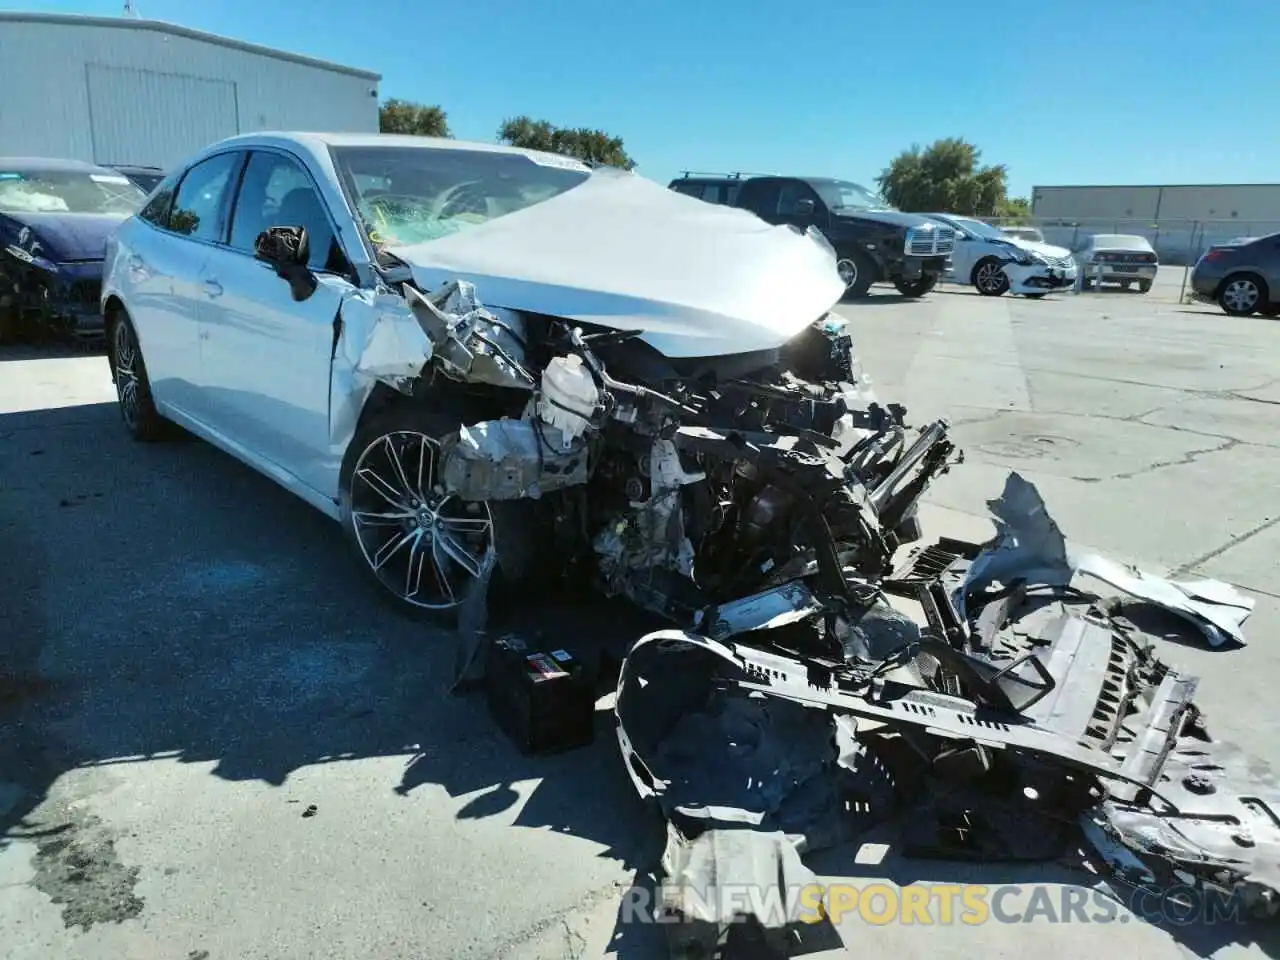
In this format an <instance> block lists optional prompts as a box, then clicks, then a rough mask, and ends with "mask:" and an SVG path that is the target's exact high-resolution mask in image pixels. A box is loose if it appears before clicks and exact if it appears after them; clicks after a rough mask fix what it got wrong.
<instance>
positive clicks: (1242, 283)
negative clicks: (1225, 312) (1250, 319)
mask: <svg viewBox="0 0 1280 960" xmlns="http://www.w3.org/2000/svg"><path fill="white" fill-rule="evenodd" d="M1259 296H1260V291H1259V290H1258V285H1257V284H1256V283H1254V282H1253V281H1252V280H1248V279H1244V278H1241V279H1239V280H1232V281H1231V282H1230V283H1229V284H1227V287H1226V289H1225V290H1223V291H1222V302H1223V303H1224V304H1225V305H1226V306H1227V308H1228V309H1229V310H1238V311H1240V312H1241V313H1247V312H1248V311H1251V310H1253V309H1254V308H1255V307H1256V306H1257V305H1258V299H1259Z"/></svg>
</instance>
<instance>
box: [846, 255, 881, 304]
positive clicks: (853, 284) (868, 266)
mask: <svg viewBox="0 0 1280 960" xmlns="http://www.w3.org/2000/svg"><path fill="white" fill-rule="evenodd" d="M836 269H837V270H839V271H840V275H841V277H842V278H843V279H844V281H845V290H844V297H843V298H842V299H844V300H859V299H861V298H862V297H865V296H866V295H867V291H869V290H870V289H871V284H873V283H875V279H876V276H877V275H878V274H879V272H880V271H879V268H878V267H877V266H876V264H875V261H874V260H872V259H871V258H870V257H868V256H867V255H866V254H865V253H863V252H862V251H861V250H855V251H853V253H852V254H850V255H849V256H847V257H841V258H840V259H839V261H838V262H837V263H836ZM850 277H852V281H851V280H850Z"/></svg>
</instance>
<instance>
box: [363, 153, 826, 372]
mask: <svg viewBox="0 0 1280 960" xmlns="http://www.w3.org/2000/svg"><path fill="white" fill-rule="evenodd" d="M388 252H389V253H391V254H392V255H393V256H395V257H398V258H399V259H401V260H403V261H404V262H405V263H407V264H408V265H409V267H410V269H411V270H412V272H413V278H414V282H415V283H416V284H417V285H418V286H419V287H421V288H422V289H423V290H426V291H431V290H435V289H437V288H439V287H440V285H441V284H443V283H444V282H445V281H447V280H453V279H462V280H467V281H470V282H471V283H473V284H475V287H476V290H477V292H478V293H479V295H480V296H481V297H482V298H483V299H484V302H485V303H486V304H487V305H490V306H493V307H503V308H506V309H510V310H522V311H527V312H533V313H544V314H549V315H552V316H557V317H563V318H565V319H568V320H576V321H578V322H581V323H590V324H598V325H601V326H606V327H610V328H614V329H619V330H642V331H644V334H643V336H642V339H643V340H645V341H646V342H647V343H648V344H649V345H650V346H652V347H654V348H655V349H657V350H658V351H659V352H661V353H663V354H665V355H666V356H669V357H713V356H724V355H727V354H735V353H746V352H749V351H753V350H764V349H771V348H774V347H777V346H780V345H782V344H783V343H785V342H786V341H787V340H789V339H790V338H791V337H793V336H794V335H795V334H797V333H799V332H800V331H801V330H802V329H804V328H805V327H806V326H807V325H808V324H810V323H813V322H814V321H815V320H818V319H819V318H820V317H822V316H823V314H825V313H826V312H827V311H828V310H830V309H831V308H832V307H833V306H834V305H835V304H836V303H837V302H838V301H839V299H840V297H841V295H842V294H843V292H844V284H843V283H842V282H841V280H840V278H839V274H838V273H837V272H836V267H835V254H834V252H833V251H832V250H831V248H830V247H829V246H828V245H827V244H826V243H825V241H822V240H817V239H814V238H813V237H812V236H809V235H806V234H803V233H800V232H798V231H797V230H795V229H793V228H790V227H779V226H771V225H770V224H768V223H765V221H763V220H761V219H760V218H759V217H757V216H756V215H755V214H753V213H749V212H747V211H745V210H739V209H735V208H731V207H723V206H717V205H715V204H711V203H707V202H705V201H703V200H697V199H694V198H692V197H686V196H683V195H681V194H679V193H676V192H675V191H674V190H668V189H667V188H665V187H662V186H660V185H658V184H656V183H654V182H653V181H651V180H646V179H645V178H643V177H640V176H637V175H635V174H630V173H623V172H620V171H613V170H597V171H594V172H593V173H592V175H591V177H590V178H589V179H587V180H586V181H585V182H583V183H582V184H581V185H579V186H577V187H574V188H573V189H571V190H569V191H567V192H565V193H563V194H560V195H559V196H557V197H554V198H552V199H551V200H547V201H545V202H543V203H539V204H536V205H534V206H532V207H528V208H526V209H524V210H520V211H518V212H516V213H512V214H508V215H507V216H504V217H499V218H497V219H495V220H490V221H489V222H487V223H484V224H481V225H479V226H475V227H471V228H470V229H467V230H465V231H463V232H461V233H456V234H453V235H451V236H447V237H444V238H442V239H439V240H433V241H430V242H428V243H421V244H415V245H412V246H404V247H391V248H389V249H388Z"/></svg>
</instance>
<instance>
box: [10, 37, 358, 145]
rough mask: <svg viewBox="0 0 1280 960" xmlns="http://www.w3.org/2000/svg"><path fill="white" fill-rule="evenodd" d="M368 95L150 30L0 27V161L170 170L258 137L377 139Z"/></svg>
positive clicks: (324, 73) (327, 78)
mask: <svg viewBox="0 0 1280 960" xmlns="http://www.w3.org/2000/svg"><path fill="white" fill-rule="evenodd" d="M376 87H377V81H375V80H371V79H369V78H366V77H358V76H354V75H351V74H344V73H339V72H336V71H332V70H325V69H323V68H320V67H315V66H310V65H307V64H302V63H297V62H291V61H287V60H279V59H276V58H274V57H267V56H262V55H259V54H255V53H252V52H249V51H245V50H237V49H234V48H229V47H224V46H221V45H218V44H213V43H208V42H205V41H201V40H197V39H194V38H191V37H184V36H178V35H170V34H165V33H159V32H156V31H154V30H142V29H129V28H127V27H102V26H93V25H80V24H66V23H40V22H33V23H26V22H12V21H0V90H3V91H4V94H3V96H0V156H3V155H8V156H14V155H27V156H50V157H66V158H69V159H76V160H89V161H93V162H97V163H137V164H154V165H156V166H161V167H167V166H170V165H173V164H176V163H178V162H180V161H181V160H183V159H184V158H185V157H187V156H188V155H190V154H191V153H193V152H195V151H197V150H200V149H202V148H203V147H205V146H207V145H208V144H209V143H211V142H213V141H214V140H218V139H220V138H222V137H224V136H232V135H234V134H236V133H248V132H252V131H254V130H312V131H344V132H366V133H376V132H377V129H378V99H377V96H376ZM121 154H127V155H121Z"/></svg>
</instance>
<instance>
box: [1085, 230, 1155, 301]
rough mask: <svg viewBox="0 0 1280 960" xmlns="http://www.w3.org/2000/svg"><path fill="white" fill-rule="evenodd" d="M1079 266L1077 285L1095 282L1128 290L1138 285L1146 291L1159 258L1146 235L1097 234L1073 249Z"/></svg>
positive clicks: (1142, 291) (1089, 284)
mask: <svg viewBox="0 0 1280 960" xmlns="http://www.w3.org/2000/svg"><path fill="white" fill-rule="evenodd" d="M1076 264H1077V265H1078V266H1079V268H1080V273H1081V279H1080V285H1081V288H1082V289H1084V290H1088V289H1090V288H1092V287H1093V286H1094V284H1097V285H1098V286H1099V287H1101V286H1102V285H1103V284H1104V283H1114V284H1118V285H1119V286H1120V287H1121V288H1122V289H1124V290H1128V289H1129V288H1130V287H1131V286H1133V284H1135V283H1136V284H1137V285H1138V291H1139V292H1140V293H1146V292H1147V291H1148V290H1150V289H1151V284H1152V283H1154V282H1155V279H1156V272H1157V271H1158V270H1159V268H1160V258H1159V257H1157V256H1156V251H1155V249H1154V248H1153V247H1152V246H1151V243H1150V241H1148V240H1147V238H1146V237H1140V236H1136V235H1132V234H1123V233H1097V234H1094V235H1093V236H1091V237H1089V238H1088V239H1087V240H1085V242H1084V246H1082V247H1081V248H1080V249H1079V250H1077V251H1076Z"/></svg>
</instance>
